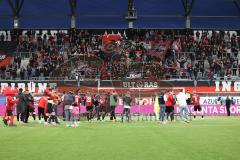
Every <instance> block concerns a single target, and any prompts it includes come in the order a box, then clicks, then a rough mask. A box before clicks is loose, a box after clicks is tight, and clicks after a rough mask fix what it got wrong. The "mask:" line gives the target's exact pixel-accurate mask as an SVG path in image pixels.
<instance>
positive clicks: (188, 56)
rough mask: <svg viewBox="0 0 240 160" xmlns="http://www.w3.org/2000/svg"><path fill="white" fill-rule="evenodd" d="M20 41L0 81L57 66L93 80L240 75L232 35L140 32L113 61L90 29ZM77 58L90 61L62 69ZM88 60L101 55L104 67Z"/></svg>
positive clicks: (45, 73)
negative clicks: (7, 77) (23, 60)
mask: <svg viewBox="0 0 240 160" xmlns="http://www.w3.org/2000/svg"><path fill="white" fill-rule="evenodd" d="M3 40H4V37H3V35H1V41H3ZM16 40H17V41H18V46H17V48H16V52H17V53H19V55H16V56H15V58H14V60H13V62H12V63H11V64H10V65H9V66H7V67H5V68H4V67H2V68H1V78H4V75H5V74H4V72H9V73H10V75H11V77H12V78H13V79H15V78H17V75H18V74H19V77H20V79H31V78H32V77H49V76H51V72H52V71H54V70H57V69H58V68H60V70H59V73H58V74H57V75H58V76H61V77H75V76H71V75H76V74H77V72H81V75H82V73H88V74H90V75H88V76H89V77H96V74H101V78H102V79H123V78H147V77H148V78H155V79H169V78H184V79H185V78H186V79H199V78H203V77H205V78H208V79H213V78H214V77H230V76H238V75H240V65H239V62H238V56H239V55H238V52H239V49H240V37H238V36H237V35H236V34H232V33H231V34H230V32H221V31H220V32H216V31H213V32H212V33H211V34H210V33H209V32H202V33H200V32H194V34H180V33H178V32H176V31H175V32H172V33H170V34H167V33H165V32H164V31H157V30H156V31H154V30H150V31H138V32H135V33H134V34H133V35H132V36H131V40H132V41H131V43H130V44H129V47H127V48H125V49H124V50H121V53H119V54H118V55H117V56H115V57H114V58H112V57H109V56H105V54H104V53H103V50H102V48H103V46H102V41H101V36H100V35H97V34H92V33H89V32H88V31H86V30H71V31H69V33H68V34H67V33H63V32H59V33H56V34H35V32H34V31H29V32H27V33H26V34H24V35H20V36H18V38H17V39H16ZM167 42H170V43H167ZM119 43H120V44H121V43H123V40H122V41H121V42H119ZM119 46H120V47H123V46H121V45H119ZM26 54H29V57H30V59H29V62H28V64H27V65H26V66H24V65H21V59H22V58H23V57H24V55H26ZM111 54H112V53H111ZM111 54H110V55H111ZM108 55H109V54H108ZM76 56H84V57H86V58H84V59H81V60H79V61H78V62H76V63H75V64H79V65H81V66H79V67H78V66H76V65H63V64H64V63H65V64H67V63H66V62H71V61H70V59H71V58H73V57H76ZM89 57H97V58H98V59H99V60H98V63H101V65H100V66H97V65H96V63H91V62H90V60H89V59H88V58H89ZM94 64H95V65H94ZM83 66H84V67H83ZM76 67H78V69H77V70H76ZM18 70H19V73H18V72H17V71H18ZM72 70H74V72H71V71H72ZM91 70H94V71H91ZM91 74H94V75H91Z"/></svg>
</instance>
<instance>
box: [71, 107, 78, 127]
mask: <svg viewBox="0 0 240 160" xmlns="http://www.w3.org/2000/svg"><path fill="white" fill-rule="evenodd" d="M78 116H79V106H78V104H77V103H76V102H74V103H73V104H72V111H71V122H72V125H71V127H74V128H77V127H78V123H77V120H78Z"/></svg>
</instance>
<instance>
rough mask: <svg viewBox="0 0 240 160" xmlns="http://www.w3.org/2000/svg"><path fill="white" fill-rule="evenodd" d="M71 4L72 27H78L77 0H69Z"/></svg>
mask: <svg viewBox="0 0 240 160" xmlns="http://www.w3.org/2000/svg"><path fill="white" fill-rule="evenodd" d="M69 6H70V11H71V13H70V16H71V28H76V10H77V0H69Z"/></svg>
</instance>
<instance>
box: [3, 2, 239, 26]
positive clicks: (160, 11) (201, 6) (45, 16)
mask: <svg viewBox="0 0 240 160" xmlns="http://www.w3.org/2000/svg"><path fill="white" fill-rule="evenodd" d="M68 1H69V0H24V3H23V6H22V9H21V12H20V28H70V20H71V17H70V12H71V11H70V7H69V2H68ZM134 2H135V8H136V9H137V13H138V19H137V20H136V21H135V23H134V27H135V28H185V18H184V13H185V12H184V7H183V4H182V0H135V1H134ZM127 5H128V0H77V28H127V22H126V20H125V19H124V16H125V15H126V14H127ZM190 17H191V28H225V29H240V0H195V3H194V5H193V8H192V12H191V14H190ZM0 28H13V13H12V10H11V7H10V6H9V4H8V0H0Z"/></svg>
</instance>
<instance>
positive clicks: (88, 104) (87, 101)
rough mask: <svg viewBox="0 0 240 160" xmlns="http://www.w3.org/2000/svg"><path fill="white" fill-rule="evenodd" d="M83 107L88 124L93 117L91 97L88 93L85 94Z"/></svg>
mask: <svg viewBox="0 0 240 160" xmlns="http://www.w3.org/2000/svg"><path fill="white" fill-rule="evenodd" d="M84 101H85V106H86V110H87V120H88V121H89V122H90V121H91V119H92V115H93V102H94V100H93V96H92V95H91V94H90V92H87V94H86V96H85V97H84Z"/></svg>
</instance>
